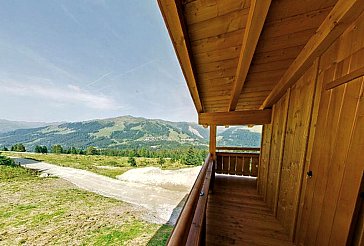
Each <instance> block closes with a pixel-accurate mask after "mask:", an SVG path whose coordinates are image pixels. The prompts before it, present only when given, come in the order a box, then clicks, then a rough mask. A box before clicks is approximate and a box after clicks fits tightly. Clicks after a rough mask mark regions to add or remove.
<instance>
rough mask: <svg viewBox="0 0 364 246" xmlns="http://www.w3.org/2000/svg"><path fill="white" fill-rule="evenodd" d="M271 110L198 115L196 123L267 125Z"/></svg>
mask: <svg viewBox="0 0 364 246" xmlns="http://www.w3.org/2000/svg"><path fill="white" fill-rule="evenodd" d="M271 115H272V110H271V109H265V110H246V111H231V112H215V113H200V114H198V122H199V124H201V125H204V124H207V125H218V126H225V125H248V124H256V125H263V124H269V123H270V121H271Z"/></svg>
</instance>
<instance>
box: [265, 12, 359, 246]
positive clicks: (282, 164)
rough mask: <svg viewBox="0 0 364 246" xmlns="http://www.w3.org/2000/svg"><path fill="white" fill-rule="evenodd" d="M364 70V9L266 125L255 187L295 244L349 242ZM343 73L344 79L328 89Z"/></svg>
mask: <svg viewBox="0 0 364 246" xmlns="http://www.w3.org/2000/svg"><path fill="white" fill-rule="evenodd" d="M363 68H364V14H362V15H361V17H359V18H358V19H357V20H356V21H355V22H354V23H353V25H352V26H351V27H349V28H348V30H346V31H345V32H344V33H343V35H341V36H340V37H339V38H338V39H337V40H336V41H335V42H334V43H333V44H332V45H331V46H330V47H329V48H328V49H327V50H326V51H325V52H324V54H323V55H322V56H321V57H319V58H317V59H316V61H315V62H314V64H312V66H311V67H310V68H309V69H307V70H306V72H305V73H304V74H303V76H302V77H301V78H300V79H299V80H298V81H297V82H296V83H295V84H294V86H292V87H291V88H290V89H289V90H288V91H287V92H286V94H285V95H284V96H283V97H282V98H281V99H280V101H278V102H277V103H276V104H275V105H274V106H273V115H272V123H271V124H269V125H265V126H264V132H263V141H262V154H261V160H260V167H259V168H260V169H259V181H258V190H259V192H260V193H261V194H262V195H263V197H264V198H265V201H266V202H267V204H268V205H269V206H270V207H271V208H272V210H273V211H274V212H275V214H276V216H277V218H278V220H279V221H280V222H281V223H282V225H283V226H284V227H285V228H286V229H287V231H288V232H289V233H290V236H291V237H292V239H294V240H295V242H296V243H297V244H298V245H346V243H347V242H346V240H347V238H350V236H349V234H350V233H352V230H353V228H355V221H352V218H356V217H358V216H355V214H354V212H361V213H363V211H356V210H355V208H356V207H358V206H356V204H357V201H358V199H359V198H358V197H359V190H360V189H363V185H362V182H363V180H362V177H363V171H364V93H363V81H364V77H360V76H358V74H359V75H360V74H361V75H362V74H363V73H362V72H358V71H363ZM355 73H356V74H357V75H356V76H351V75H353V74H355ZM343 76H345V77H344V78H349V81H348V82H347V83H343V84H341V85H338V86H336V87H334V88H330V87H332V86H333V85H337V83H336V82H340V81H345V79H342V80H338V79H340V78H342V77H343ZM350 77H352V78H350ZM353 78H354V79H353ZM333 81H335V82H334V83H333ZM308 171H312V177H311V178H309V177H308V176H307V175H306V173H307V172H308ZM350 230H351V231H350ZM354 240H356V239H354Z"/></svg>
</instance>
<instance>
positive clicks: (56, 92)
mask: <svg viewBox="0 0 364 246" xmlns="http://www.w3.org/2000/svg"><path fill="white" fill-rule="evenodd" d="M0 86H1V89H2V91H3V92H5V93H10V94H12V95H15V96H32V97H41V98H43V99H46V100H49V102H57V103H63V104H82V105H84V106H86V107H89V108H92V109H104V110H107V109H114V110H115V109H120V108H121V107H120V106H118V105H117V104H116V102H115V101H114V100H113V99H112V98H109V97H107V96H105V95H103V94H94V93H92V92H90V91H87V90H84V89H81V88H80V87H78V86H75V85H67V86H66V87H56V86H49V85H41V84H29V83H26V84H21V83H14V82H11V83H4V82H0Z"/></svg>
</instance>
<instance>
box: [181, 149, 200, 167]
mask: <svg viewBox="0 0 364 246" xmlns="http://www.w3.org/2000/svg"><path fill="white" fill-rule="evenodd" d="M184 163H185V164H186V165H197V164H199V161H198V158H196V154H195V151H194V149H193V148H192V147H190V148H189V149H188V151H187V153H186V156H185V158H184Z"/></svg>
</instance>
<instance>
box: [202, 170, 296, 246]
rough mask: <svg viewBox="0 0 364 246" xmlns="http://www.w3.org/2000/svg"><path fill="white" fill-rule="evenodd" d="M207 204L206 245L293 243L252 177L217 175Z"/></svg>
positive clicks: (281, 245)
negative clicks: (258, 192) (259, 193)
mask: <svg viewBox="0 0 364 246" xmlns="http://www.w3.org/2000/svg"><path fill="white" fill-rule="evenodd" d="M215 182H216V185H215V190H214V193H213V194H210V195H209V201H208V207H207V238H206V245H219V246H223V245H257V246H258V245H280V246H283V245H292V243H291V242H290V241H289V240H288V236H287V234H286V232H285V230H284V229H283V227H282V226H281V225H280V224H279V222H278V221H277V220H276V219H275V218H274V216H273V215H272V212H271V210H270V209H269V208H267V206H266V204H265V202H264V201H263V199H262V197H261V196H259V195H258V194H257V190H256V180H255V179H252V178H244V177H234V176H225V175H217V176H216V181H215Z"/></svg>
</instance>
